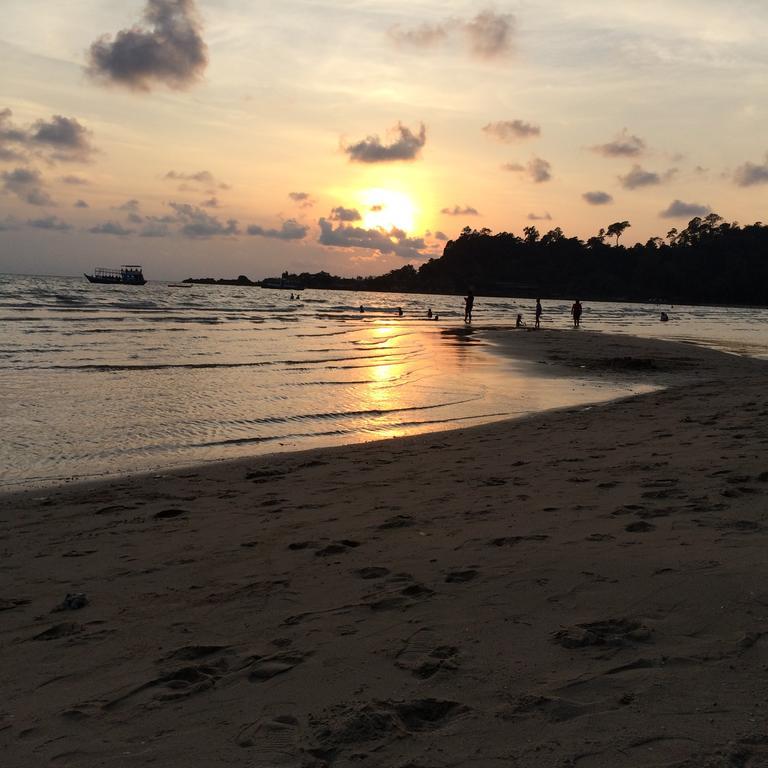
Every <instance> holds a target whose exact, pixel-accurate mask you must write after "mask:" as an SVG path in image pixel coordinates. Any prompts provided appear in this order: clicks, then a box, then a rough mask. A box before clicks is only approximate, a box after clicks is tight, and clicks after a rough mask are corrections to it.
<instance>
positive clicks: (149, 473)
mask: <svg viewBox="0 0 768 768" xmlns="http://www.w3.org/2000/svg"><path fill="white" fill-rule="evenodd" d="M439 333H440V334H441V335H443V336H445V337H459V338H467V337H471V339H472V341H473V343H479V344H481V345H482V346H483V349H484V350H485V352H486V353H488V354H491V355H493V356H494V357H496V358H497V359H498V360H500V361H502V363H503V362H506V363H507V364H517V365H520V366H523V368H526V367H527V369H528V370H530V371H535V373H536V374H538V375H541V374H542V373H544V374H545V375H546V376H547V377H548V378H554V379H559V380H568V379H579V378H583V377H588V378H592V379H597V380H599V379H602V380H603V381H611V380H613V381H615V382H618V383H622V384H626V383H627V382H637V383H638V384H640V383H645V382H649V383H650V385H651V386H652V387H654V388H657V387H666V386H671V385H674V383H675V382H677V381H679V378H680V376H681V375H683V374H685V368H684V367H681V366H680V364H679V361H676V360H675V358H676V357H682V358H686V357H690V355H691V353H690V349H692V348H693V349H696V350H699V352H697V353H696V354H695V355H693V358H692V359H696V360H698V361H699V362H706V363H707V364H708V365H709V366H713V365H714V366H716V365H717V364H718V360H719V356H721V355H723V354H727V353H723V352H720V351H717V350H714V349H712V348H710V347H703V346H699V345H692V344H689V343H686V342H675V341H667V340H653V339H647V338H643V337H634V336H630V335H626V334H615V333H608V332H605V331H599V330H598V331H590V330H579V331H577V332H576V333H577V334H578V335H577V336H574V335H573V333H574V332H573V331H572V330H571V329H550V328H544V329H541V330H540V331H534V330H533V329H531V328H526V329H515V328H513V327H511V326H505V325H499V324H491V325H485V326H465V325H459V326H455V327H452V328H443V329H441V330H440V331H439ZM593 338H594V339H596V340H597V342H598V344H602V345H608V346H609V348H610V349H612V350H613V353H614V354H613V357H614V359H615V358H618V357H621V356H622V355H623V356H632V355H640V358H639V359H640V360H648V359H649V355H651V356H654V355H655V356H656V357H658V358H660V361H663V362H662V365H661V366H655V365H651V366H646V367H643V366H642V365H641V366H639V367H635V368H633V367H632V366H626V365H624V366H622V365H621V361H620V360H619V361H618V364H616V361H615V360H614V364H613V365H607V364H605V360H603V361H601V360H600V359H596V360H590V361H589V363H590V364H589V366H588V367H585V366H583V365H581V366H580V358H579V355H580V354H583V353H584V352H585V350H586V349H587V345H589V344H590V342H589V341H587V342H586V344H585V339H586V340H589V339H593ZM574 342H576V349H575V350H574V348H573V345H574ZM686 352H688V354H687V355H686ZM603 357H605V358H607V359H608V360H610V356H609V355H608V354H607V353H606V354H604V355H603ZM740 359H742V360H753V359H754V358H746V357H744V356H741V357H740ZM676 362H677V364H676ZM628 396H629V397H632V396H634V395H632V394H630V395H628ZM624 397H625V395H619V399H622V398H624ZM612 399H616V398H609V399H595V400H585V401H584V402H583V404H581V406H579V405H575V406H572V405H563V406H559V407H555V408H547V407H544V408H541V409H536V410H531V411H529V412H526V413H523V414H522V415H518V416H512V417H509V416H503V417H501V418H497V419H494V420H491V421H483V422H480V423H478V424H474V425H472V426H471V427H463V426H456V427H451V428H450V429H444V430H437V431H426V432H418V433H415V434H412V435H403V436H398V437H396V438H389V437H387V438H373V439H370V440H362V441H357V442H349V443H333V442H331V443H329V444H327V445H319V446H318V445H314V446H309V447H288V448H286V449H284V450H274V451H268V452H265V453H257V454H253V455H252V456H241V457H234V458H214V459H209V460H205V461H194V460H189V461H185V460H180V461H179V462H178V463H173V464H169V465H164V466H160V467H158V468H153V469H146V470H141V471H133V470H129V471H126V472H122V471H117V472H110V471H104V472H100V473H95V474H89V475H74V476H71V475H70V476H67V475H63V476H61V477H58V478H28V479H26V480H22V481H15V482H13V483H9V484H8V485H6V486H0V499H2V498H3V497H6V496H9V495H15V494H23V493H46V492H52V491H55V490H56V489H57V488H59V487H77V486H80V485H84V484H88V485H91V484H99V483H109V482H117V481H120V480H124V479H127V478H133V477H135V478H147V479H149V478H152V477H153V476H156V475H158V474H160V475H162V476H171V475H174V474H178V473H183V472H188V471H193V470H196V469H203V468H205V467H210V466H216V465H219V464H230V463H231V464H237V463H239V462H243V461H249V460H251V459H252V458H254V457H255V458H258V457H261V458H267V457H270V456H273V455H282V454H293V453H304V452H311V451H317V450H325V449H328V448H334V447H336V448H338V447H351V446H357V445H367V444H369V443H373V442H384V443H388V442H389V441H390V440H393V439H395V440H400V439H406V438H409V437H427V436H429V435H433V434H441V433H442V432H450V431H454V430H466V429H470V428H473V427H476V426H477V427H483V426H486V425H489V424H495V423H498V422H506V421H518V420H520V419H525V418H528V417H531V416H536V415H538V414H544V413H548V412H552V411H557V410H561V409H569V408H574V407H587V406H594V405H598V404H601V403H605V402H609V401H610V400H612Z"/></svg>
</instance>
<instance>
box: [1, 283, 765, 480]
mask: <svg viewBox="0 0 768 768" xmlns="http://www.w3.org/2000/svg"><path fill="white" fill-rule="evenodd" d="M533 305H534V302H533V301H532V300H528V299H491V298H484V297H480V298H478V299H477V300H476V302H475V312H474V327H476V328H482V327H484V326H486V327H487V326H491V325H494V326H497V325H514V321H515V317H516V315H517V313H518V312H521V313H523V315H524V317H525V318H526V320H527V322H528V323H529V324H530V323H531V322H532V320H533ZM361 306H362V308H363V311H362V312H361V311H360V307H361ZM430 308H431V309H432V312H433V319H430V318H428V316H427V312H428V309H430ZM569 308H570V302H563V301H556V300H555V301H548V300H546V299H544V319H543V325H544V327H545V328H546V327H551V328H566V327H568V325H569V320H570V318H569ZM398 309H402V312H403V314H402V316H400V315H399V311H398ZM661 309H664V310H665V311H667V312H668V313H669V314H670V317H671V321H670V322H669V323H660V322H659V314H660V310H661ZM434 315H439V319H437V320H436V319H434ZM462 319H463V300H462V297H460V296H424V295H414V294H392V293H389V294H385V293H359V292H354V293H353V292H346V291H320V290H306V291H303V292H302V293H301V294H300V296H299V297H298V298H297V297H294V298H291V293H290V291H283V290H267V289H261V288H254V287H244V286H211V285H192V286H190V287H173V286H170V285H167V284H165V283H152V282H150V283H148V284H147V285H145V286H142V287H138V286H119V285H91V284H89V283H87V282H86V281H85V279H84V278H61V277H27V276H11V275H0V329H1V330H2V336H1V337H0V432H1V434H2V439H1V440H0V487H1V488H5V489H9V488H13V487H16V486H19V485H24V484H30V483H35V484H49V483H56V482H60V481H62V480H69V479H71V478H86V477H94V476H100V475H106V474H112V473H121V472H136V471H158V470H162V469H164V468H168V467H172V466H178V465H183V464H193V463H196V462H200V461H210V460H219V459H226V458H234V457H238V456H244V455H253V454H257V453H268V452H273V451H278V450H296V449H302V448H311V447H316V446H320V445H332V444H339V443H354V442H360V441H365V440H372V439H381V438H387V437H397V436H401V435H408V434H416V433H419V432H425V431H434V430H440V429H450V428H455V427H458V426H462V425H471V424H479V423H483V422H488V421H493V420H498V419H503V418H510V417H515V416H520V415H523V414H526V413H531V412H535V411H540V410H544V409H548V408H554V407H563V406H570V405H578V404H584V403H588V402H595V401H601V400H606V399H611V398H614V397H618V396H621V395H625V394H629V393H631V392H634V391H642V389H643V387H642V386H640V385H631V384H628V383H626V382H623V383H622V382H607V381H606V380H605V378H595V379H589V378H588V377H579V378H578V379H568V378H556V377H552V376H551V375H547V374H545V373H543V372H539V371H537V369H536V367H535V366H533V365H525V364H522V363H521V362H520V361H514V360H509V359H507V358H503V357H500V356H498V355H497V354H495V353H494V348H493V346H492V345H490V344H488V343H487V342H483V340H482V335H478V334H470V335H465V334H456V333H453V332H452V331H453V330H455V329H458V328H461V327H462V326H463V320H462ZM582 325H583V326H584V328H589V329H594V330H606V331H613V332H620V333H621V332H623V333H632V334H636V335H641V336H648V337H654V338H672V339H677V340H683V341H690V342H694V343H700V344H704V345H707V346H711V347H714V348H717V349H721V350H725V351H729V352H733V353H738V354H750V355H756V356H762V357H768V311H766V310H755V309H734V308H707V307H674V308H670V307H669V306H664V307H657V306H653V305H637V304H619V303H597V302H585V313H584V316H583V318H582ZM646 388H647V387H646Z"/></svg>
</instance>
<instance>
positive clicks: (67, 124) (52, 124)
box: [29, 115, 96, 163]
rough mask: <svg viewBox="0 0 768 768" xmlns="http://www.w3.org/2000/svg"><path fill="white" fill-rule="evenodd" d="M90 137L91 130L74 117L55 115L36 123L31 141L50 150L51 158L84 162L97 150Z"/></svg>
mask: <svg viewBox="0 0 768 768" xmlns="http://www.w3.org/2000/svg"><path fill="white" fill-rule="evenodd" d="M90 137H91V132H90V131H89V130H88V129H87V128H86V127H85V126H84V125H81V124H80V123H79V122H78V121H77V120H76V119H75V118H74V117H64V116H62V115H54V116H53V117H52V118H51V119H50V120H49V121H47V122H46V121H45V120H38V121H37V122H36V123H34V125H33V126H32V129H31V131H30V135H29V141H30V142H31V143H32V144H35V145H37V146H40V147H43V148H44V149H46V150H48V151H49V152H50V153H51V154H50V159H51V160H60V161H62V162H67V163H72V162H80V163H84V162H87V161H88V160H89V159H90V157H91V155H92V154H93V153H94V152H95V151H96V150H95V148H94V147H93V145H92V144H91V139H90Z"/></svg>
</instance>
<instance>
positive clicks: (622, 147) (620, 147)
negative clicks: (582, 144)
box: [592, 128, 645, 157]
mask: <svg viewBox="0 0 768 768" xmlns="http://www.w3.org/2000/svg"><path fill="white" fill-rule="evenodd" d="M592 151H593V152H597V153H598V154H599V155H603V156H604V157H638V156H639V155H642V154H643V152H645V142H644V141H643V140H642V139H641V138H640V137H639V136H634V135H630V134H629V132H628V131H627V129H626V128H625V129H624V130H623V131H622V132H621V133H620V134H619V135H618V136H617V137H616V138H615V139H614V140H613V141H609V142H608V143H607V144H597V145H596V146H594V147H592Z"/></svg>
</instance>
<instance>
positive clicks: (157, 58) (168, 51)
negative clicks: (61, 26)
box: [86, 0, 208, 91]
mask: <svg viewBox="0 0 768 768" xmlns="http://www.w3.org/2000/svg"><path fill="white" fill-rule="evenodd" d="M143 17H144V22H145V24H146V25H147V28H142V27H140V26H138V25H135V26H133V27H131V28H130V29H122V30H120V31H119V32H118V33H117V34H116V35H115V37H114V40H113V39H112V38H111V37H110V36H109V35H103V36H102V37H100V38H99V39H98V40H96V42H94V43H93V44H92V45H91V47H90V50H89V53H88V66H87V69H86V71H87V72H88V74H89V75H90V76H91V77H92V78H94V79H95V80H97V81H101V82H104V83H106V84H112V85H120V86H125V87H127V88H130V89H131V90H135V91H149V90H151V88H152V86H154V85H158V84H163V85H166V86H168V87H169V88H173V89H176V90H181V89H184V88H187V87H189V86H191V85H192V84H193V83H195V82H196V81H197V80H199V79H200V77H202V74H203V72H204V70H205V67H206V65H207V64H208V49H207V46H206V44H205V41H204V40H203V37H202V24H201V22H200V18H199V16H198V13H197V8H196V6H195V3H194V0H147V5H146V7H145V8H144V13H143Z"/></svg>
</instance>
